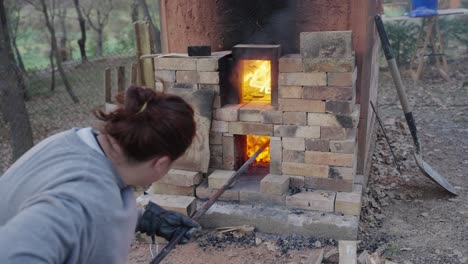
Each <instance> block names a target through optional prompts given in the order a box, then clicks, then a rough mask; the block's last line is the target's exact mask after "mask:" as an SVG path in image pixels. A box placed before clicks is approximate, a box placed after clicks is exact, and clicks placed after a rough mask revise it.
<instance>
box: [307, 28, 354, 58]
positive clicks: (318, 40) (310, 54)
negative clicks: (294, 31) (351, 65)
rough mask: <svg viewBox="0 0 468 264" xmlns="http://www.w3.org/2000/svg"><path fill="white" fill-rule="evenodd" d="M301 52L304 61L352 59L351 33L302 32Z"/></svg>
mask: <svg viewBox="0 0 468 264" xmlns="http://www.w3.org/2000/svg"><path fill="white" fill-rule="evenodd" d="M299 38H300V50H301V55H302V57H303V58H304V59H306V58H307V59H311V58H347V57H352V55H353V52H352V33H351V31H321V32H301V34H300V37H299Z"/></svg>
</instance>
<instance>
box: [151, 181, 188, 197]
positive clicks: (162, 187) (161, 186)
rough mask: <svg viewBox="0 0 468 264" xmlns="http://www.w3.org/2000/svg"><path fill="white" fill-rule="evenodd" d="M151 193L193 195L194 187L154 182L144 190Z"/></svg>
mask: <svg viewBox="0 0 468 264" xmlns="http://www.w3.org/2000/svg"><path fill="white" fill-rule="evenodd" d="M146 192H148V193H152V194H168V195H181V196H195V187H193V186H191V187H183V186H176V185H171V184H165V183H158V182H155V183H153V184H152V185H151V187H150V188H149V189H148V190H147V191H146Z"/></svg>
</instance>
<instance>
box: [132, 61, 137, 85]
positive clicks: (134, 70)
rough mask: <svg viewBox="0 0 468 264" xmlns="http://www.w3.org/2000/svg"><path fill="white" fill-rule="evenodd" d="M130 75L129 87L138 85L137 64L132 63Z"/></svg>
mask: <svg viewBox="0 0 468 264" xmlns="http://www.w3.org/2000/svg"><path fill="white" fill-rule="evenodd" d="M131 74H132V75H131V76H130V78H131V79H130V85H138V63H132V73H131Z"/></svg>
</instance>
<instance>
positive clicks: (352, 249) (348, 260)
mask: <svg viewBox="0 0 468 264" xmlns="http://www.w3.org/2000/svg"><path fill="white" fill-rule="evenodd" d="M338 252H339V257H340V260H339V261H340V262H339V263H340V264H356V263H357V241H345V240H339V241H338Z"/></svg>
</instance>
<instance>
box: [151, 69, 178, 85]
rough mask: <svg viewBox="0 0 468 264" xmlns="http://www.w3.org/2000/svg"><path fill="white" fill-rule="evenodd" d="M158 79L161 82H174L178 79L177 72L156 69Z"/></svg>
mask: <svg viewBox="0 0 468 264" xmlns="http://www.w3.org/2000/svg"><path fill="white" fill-rule="evenodd" d="M154 75H155V77H156V79H158V81H160V82H165V83H167V82H169V83H173V82H175V80H176V72H175V71H169V70H156V71H155V73H154Z"/></svg>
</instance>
